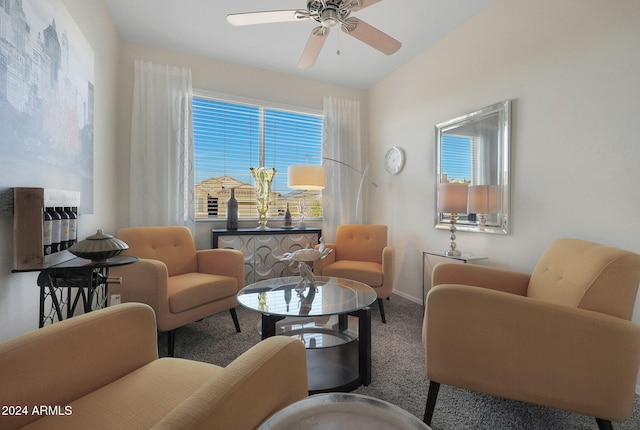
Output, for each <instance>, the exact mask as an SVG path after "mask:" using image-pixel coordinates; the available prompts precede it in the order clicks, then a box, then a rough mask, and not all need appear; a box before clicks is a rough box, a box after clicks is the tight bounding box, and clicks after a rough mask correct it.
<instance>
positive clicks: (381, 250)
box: [313, 224, 395, 324]
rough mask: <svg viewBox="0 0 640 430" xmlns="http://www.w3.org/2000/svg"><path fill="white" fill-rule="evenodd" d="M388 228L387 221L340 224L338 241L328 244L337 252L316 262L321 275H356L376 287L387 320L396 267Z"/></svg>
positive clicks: (381, 312)
mask: <svg viewBox="0 0 640 430" xmlns="http://www.w3.org/2000/svg"><path fill="white" fill-rule="evenodd" d="M387 230H388V229H387V226H386V225H372V224H344V225H340V226H338V229H337V231H336V243H334V244H326V245H325V246H326V247H327V248H332V249H333V252H332V253H331V254H329V255H328V256H326V257H325V258H323V259H322V260H316V261H315V262H314V265H313V272H314V274H316V275H317V276H335V277H338V278H346V279H353V280H355V281H358V282H362V283H363V284H367V285H369V286H370V287H371V288H373V289H374V290H375V291H376V294H377V295H378V306H379V307H380V317H381V318H382V322H383V323H385V324H386V322H387V320H386V318H385V316H384V305H383V302H382V299H388V298H389V296H391V293H392V292H393V279H394V267H395V264H394V262H395V248H394V247H393V246H388V245H387Z"/></svg>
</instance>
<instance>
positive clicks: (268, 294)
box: [238, 276, 377, 317]
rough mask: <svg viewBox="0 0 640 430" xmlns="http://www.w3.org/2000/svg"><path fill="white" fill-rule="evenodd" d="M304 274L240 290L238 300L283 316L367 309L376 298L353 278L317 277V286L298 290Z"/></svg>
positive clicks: (371, 289) (373, 293) (266, 280)
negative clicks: (297, 287)
mask: <svg viewBox="0 0 640 430" xmlns="http://www.w3.org/2000/svg"><path fill="white" fill-rule="evenodd" d="M301 279H302V278H301V277H300V276H291V277H285V278H274V279H265V280H262V281H258V282H255V283H253V284H249V285H247V286H246V287H244V288H243V289H242V290H240V292H238V302H240V304H241V305H242V306H244V307H246V308H249V309H251V310H254V311H258V312H261V313H263V314H269V315H280V316H283V317H292V316H305V317H318V316H326V315H339V314H345V313H349V312H353V311H356V310H358V309H362V308H365V307H367V306H369V305H371V304H372V303H373V302H375V301H376V299H377V295H376V292H375V291H374V290H373V288H371V287H370V286H368V285H366V284H363V283H361V282H357V281H353V280H351V279H344V278H334V277H325V276H317V277H316V278H315V279H316V288H315V289H314V288H313V287H311V286H308V285H304V288H303V289H302V290H301V291H300V292H298V291H296V286H297V285H298V283H299V282H300V281H301Z"/></svg>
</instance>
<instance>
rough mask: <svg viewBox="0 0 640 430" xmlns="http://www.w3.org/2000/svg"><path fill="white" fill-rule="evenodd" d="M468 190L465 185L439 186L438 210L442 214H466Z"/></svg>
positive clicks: (447, 184) (449, 184)
mask: <svg viewBox="0 0 640 430" xmlns="http://www.w3.org/2000/svg"><path fill="white" fill-rule="evenodd" d="M468 189H469V186H468V185H467V184H457V183H450V182H449V183H446V184H439V185H438V194H439V196H438V210H439V211H440V212H442V213H449V214H466V213H467V194H468Z"/></svg>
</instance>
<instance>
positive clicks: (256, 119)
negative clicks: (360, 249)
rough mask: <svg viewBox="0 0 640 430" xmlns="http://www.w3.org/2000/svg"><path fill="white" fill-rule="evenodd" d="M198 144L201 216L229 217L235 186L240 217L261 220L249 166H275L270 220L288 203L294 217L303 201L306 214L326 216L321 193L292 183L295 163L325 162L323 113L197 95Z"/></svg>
mask: <svg viewBox="0 0 640 430" xmlns="http://www.w3.org/2000/svg"><path fill="white" fill-rule="evenodd" d="M193 143H194V164H195V166H194V176H195V198H196V201H195V208H196V218H200V219H203V218H206V219H215V218H221V219H225V218H226V216H227V210H226V205H227V201H228V200H229V197H230V194H231V189H235V196H236V199H237V200H238V208H239V216H240V218H245V219H246V218H250V219H255V218H257V215H258V212H257V209H256V203H255V201H256V198H255V189H254V183H253V177H252V176H251V173H250V171H249V168H250V167H259V166H264V167H275V168H276V174H275V176H274V179H273V183H272V184H271V196H270V198H269V202H270V203H269V212H268V217H269V218H276V217H282V216H284V212H285V210H286V206H287V203H289V208H290V211H291V214H292V216H293V217H298V216H299V211H298V204H299V203H301V202H303V203H304V204H305V206H306V211H305V217H307V218H316V217H322V194H321V191H303V190H292V189H289V188H288V187H287V169H288V167H289V165H291V164H302V163H309V164H320V163H321V156H322V115H321V114H319V113H310V112H303V111H302V110H300V111H295V110H293V109H282V108H275V107H270V106H263V105H260V104H257V103H244V102H242V103H241V102H236V101H230V100H224V99H220V98H213V97H209V96H205V95H200V94H197V95H194V97H193Z"/></svg>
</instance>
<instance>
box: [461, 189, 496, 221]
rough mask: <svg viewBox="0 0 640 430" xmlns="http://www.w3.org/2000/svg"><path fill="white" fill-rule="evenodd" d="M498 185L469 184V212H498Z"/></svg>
mask: <svg viewBox="0 0 640 430" xmlns="http://www.w3.org/2000/svg"><path fill="white" fill-rule="evenodd" d="M498 191H499V187H498V186H497V185H471V186H469V209H468V210H469V213H473V214H485V215H486V214H492V213H498V207H499V202H498V194H499V193H498Z"/></svg>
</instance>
